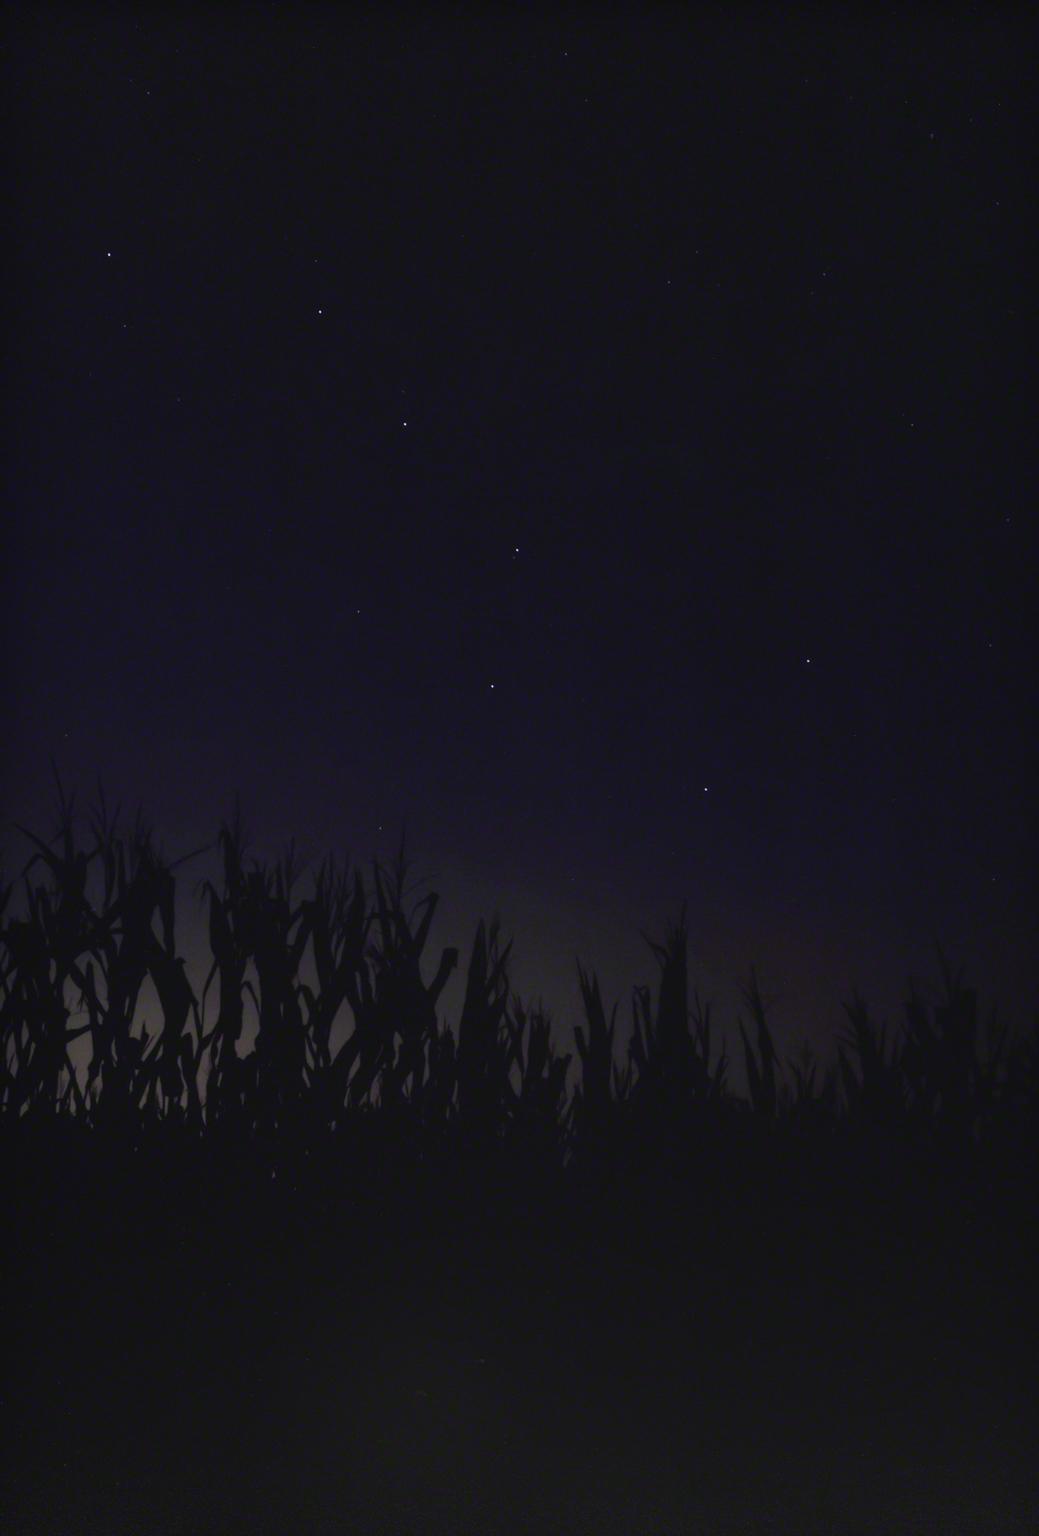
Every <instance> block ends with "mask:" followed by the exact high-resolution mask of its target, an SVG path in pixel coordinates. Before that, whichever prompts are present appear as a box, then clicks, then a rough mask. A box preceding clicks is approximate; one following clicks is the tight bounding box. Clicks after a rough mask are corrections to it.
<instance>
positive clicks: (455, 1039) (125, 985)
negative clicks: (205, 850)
mask: <svg viewBox="0 0 1039 1536" xmlns="http://www.w3.org/2000/svg"><path fill="white" fill-rule="evenodd" d="M58 790H59V793H58V817H57V830H56V833H55V835H54V837H52V838H51V839H50V840H49V841H48V840H44V839H41V838H39V837H37V836H35V834H33V833H30V832H26V833H25V835H26V837H27V838H28V839H29V842H30V843H31V845H32V853H31V856H30V857H29V859H28V862H27V863H26V865H25V867H24V869H23V871H22V877H21V885H20V887H19V888H18V889H17V890H16V888H15V887H14V886H13V885H11V884H10V883H8V882H6V881H3V880H0V1031H2V1038H3V1053H2V1059H0V1111H2V1113H3V1114H4V1115H5V1116H7V1117H10V1118H12V1119H14V1120H20V1119H22V1118H24V1117H32V1118H36V1119H38V1118H50V1119H53V1118H54V1117H69V1118H72V1119H76V1120H79V1121H81V1122H82V1123H83V1124H84V1125H85V1126H87V1127H90V1128H92V1129H93V1130H97V1131H102V1130H104V1131H107V1132H110V1133H112V1134H113V1135H118V1136H121V1137H124V1138H133V1139H134V1140H135V1141H136V1140H138V1139H139V1136H140V1134H141V1132H142V1128H144V1127H146V1126H153V1127H160V1126H161V1127H165V1128H168V1130H169V1131H170V1132H171V1133H172V1132H173V1131H175V1130H177V1128H179V1130H180V1131H183V1132H190V1133H192V1134H193V1135H196V1136H201V1135H214V1134H215V1135H218V1136H222V1137H225V1138H228V1139H231V1140H248V1139H253V1140H256V1139H260V1140H262V1141H263V1142H265V1143H269V1145H270V1147H271V1149H272V1151H271V1155H272V1157H273V1156H274V1151H273V1149H274V1147H275V1146H277V1148H279V1149H280V1150H279V1151H278V1153H277V1158H278V1159H280V1160H281V1163H282V1164H284V1165H285V1166H287V1162H286V1160H287V1159H289V1158H290V1157H293V1156H295V1155H296V1154H299V1155H300V1156H302V1157H305V1156H308V1155H309V1154H310V1152H311V1151H312V1150H313V1149H314V1148H315V1147H316V1146H318V1145H320V1144H329V1143H331V1142H333V1141H335V1140H337V1139H338V1140H341V1141H344V1143H348V1144H349V1145H350V1146H353V1147H355V1148H360V1147H362V1146H367V1147H369V1148H370V1149H371V1150H373V1151H374V1152H377V1153H378V1155H379V1157H380V1158H382V1159H383V1160H385V1158H386V1157H387V1156H388V1155H390V1153H391V1152H392V1153H393V1155H394V1156H395V1157H407V1158H423V1157H433V1156H437V1155H438V1154H439V1153H440V1152H442V1151H446V1150H449V1149H451V1148H452V1147H456V1148H462V1149H467V1150H468V1151H469V1152H475V1153H477V1154H478V1156H479V1157H480V1158H481V1159H482V1160H483V1164H484V1165H486V1166H487V1167H488V1168H490V1167H491V1166H493V1165H494V1160H495V1158H496V1157H497V1155H498V1154H499V1153H500V1152H502V1151H508V1152H509V1153H510V1155H511V1156H512V1157H513V1158H514V1159H515V1160H516V1161H517V1162H518V1163H519V1164H523V1163H524V1161H526V1163H527V1165H528V1166H531V1167H533V1166H534V1165H535V1164H537V1165H538V1166H541V1167H547V1166H552V1165H554V1166H556V1167H557V1168H560V1169H562V1168H563V1167H564V1166H565V1165H567V1164H569V1163H570V1162H573V1163H575V1164H576V1165H577V1166H584V1167H595V1166H596V1165H597V1163H599V1162H600V1161H601V1160H603V1159H605V1160H606V1161H607V1162H610V1161H611V1160H612V1159H614V1158H615V1157H623V1156H625V1155H627V1154H628V1153H634V1152H635V1151H636V1150H637V1151H638V1153H639V1155H640V1157H641V1158H642V1159H643V1160H644V1161H645V1160H646V1159H648V1160H649V1162H650V1163H651V1164H652V1163H659V1164H661V1166H663V1165H665V1164H668V1163H673V1161H674V1159H675V1158H676V1157H678V1158H679V1160H680V1162H681V1166H682V1167H684V1168H685V1169H687V1170H688V1169H689V1168H690V1166H691V1165H690V1163H689V1162H688V1156H687V1154H690V1153H693V1152H695V1153H696V1155H701V1154H706V1153H707V1152H708V1151H710V1149H711V1148H712V1147H714V1145H715V1138H716V1135H717V1136H721V1137H724V1136H725V1135H727V1134H729V1131H728V1129H727V1126H728V1123H729V1121H730V1120H731V1117H732V1113H733V1108H734V1106H736V1107H738V1102H739V1101H737V1100H736V1098H735V1096H734V1095H733V1094H732V1093H731V1091H730V1089H729V1087H728V1084H727V1068H728V1062H727V1056H726V1052H725V1050H724V1047H723V1046H720V1045H716V1042H715V1041H714V1039H713V1021H712V1016H711V1008H710V1004H709V1003H704V1002H702V1001H701V999H700V996H699V994H698V993H695V992H694V994H693V1002H692V1005H691V1006H690V1000H689V977H688V935H687V929H686V912H685V909H684V908H683V910H682V912H681V915H680V917H679V919H678V921H677V922H676V923H675V924H673V925H672V926H671V927H670V928H669V929H668V930H667V931H666V933H665V937H664V940H663V942H662V943H654V942H653V941H652V940H647V942H648V943H649V945H650V948H651V950H652V952H653V954H654V957H655V958H656V960H657V963H658V965H659V981H658V987H657V994H656V998H655V999H654V996H653V993H652V991H651V989H650V988H649V987H648V986H636V987H635V988H634V989H633V993H632V1033H631V1038H630V1041H629V1043H628V1048H627V1051H626V1053H625V1059H624V1062H623V1065H619V1064H618V1061H617V1041H616V1020H617V1007H616V1005H614V1007H613V1008H612V1010H611V1011H610V1013H609V1017H607V1012H606V1008H605V1007H604V1004H603V999H602V995H601V991H600V986H599V980H598V977H597V976H596V975H595V973H594V972H588V971H586V970H585V968H584V967H583V966H582V965H581V963H580V962H578V978H579V982H580V995H581V1006H582V1013H583V1017H582V1019H581V1020H580V1021H578V1023H577V1026H576V1028H575V1031H574V1034H575V1044H576V1060H575V1061H574V1063H573V1064H574V1065H575V1067H576V1073H575V1081H574V1084H573V1088H572V1092H568V1081H567V1079H568V1071H569V1068H570V1065H571V1061H572V1058H571V1056H570V1055H569V1054H562V1053H561V1052H560V1051H559V1050H558V1049H557V1045H556V1042H555V1038H554V1031H553V1024H552V1021H551V1019H550V1018H549V1016H548V1014H547V1012H546V1011H545V1009H544V1008H543V1007H542V1006H541V1005H540V1004H539V1005H536V1006H527V1005H525V1004H524V1003H523V1001H522V1000H521V999H520V998H519V997H518V996H512V995H511V993H510V987H509V960H510V955H511V944H506V943H504V942H503V940H502V937H501V931H500V924H499V922H498V920H497V919H495V920H494V921H493V922H492V923H491V924H490V926H489V927H487V926H486V925H485V924H484V923H483V922H480V923H479V924H478V926H477V929H476V933H475V937H474V941H473V946H472V951H471V954H470V958H469V963H468V967H467V974H466V984H465V994H464V999H463V1002H462V1006H461V1009H460V1012H459V1015H458V1019H457V1026H453V1025H452V1023H451V1021H449V1020H448V1019H446V1018H442V1017H441V1016H440V1014H439V1009H440V1006H441V1004H442V1001H443V996H444V991H445V988H446V986H447V983H448V981H449V978H450V976H451V974H452V972H453V971H454V968H455V967H456V965H457V964H458V959H459V955H458V951H457V950H456V949H453V948H450V947H448V948H444V949H442V950H441V952H440V956H439V960H438V963H437V965H436V967H435V970H434V971H433V974H432V976H430V977H429V978H428V979H427V976H426V974H424V966H425V960H424V956H425V952H426V949H427V946H428V943H429V938H430V934H431V930H432V925H433V921H434V917H435V913H436V910H437V904H438V898H437V896H436V895H435V894H433V893H427V894H424V895H422V896H421V897H419V898H418V899H416V900H415V901H414V902H413V903H412V896H413V894H414V892H413V891H409V889H408V887H407V863H406V860H405V857H404V845H403V842H402V844H401V848H400V851H399V854H398V856H397V859H396V862H395V863H394V864H392V865H390V866H388V867H383V866H382V865H381V864H380V863H379V862H378V861H376V862H375V864H374V865H373V870H372V879H371V894H370V897H369V893H368V891H367V890H366V887H365V882H364V879H363V877H362V874H361V872H360V871H359V870H358V871H352V870H351V869H350V866H349V864H348V863H344V864H342V865H339V864H337V863H336V861H335V860H334V859H327V860H325V861H324V862H323V863H322V864H321V865H320V866H319V868H318V869H317V871H316V874H315V875H314V876H313V879H312V884H311V889H310V891H309V893H306V894H302V895H300V894H299V893H298V886H299V884H300V879H301V875H300V871H299V870H298V869H297V867H296V862H295V859H294V855H293V850H292V849H291V848H290V849H289V851H288V853H287V854H286V855H285V857H284V858H282V859H281V860H279V861H277V862H276V863H275V864H274V865H272V866H267V865H264V864H263V863H261V862H259V861H258V860H256V859H249V858H247V852H246V840H245V837H244V834H243V830H242V823H241V813H240V808H239V807H238V806H237V804H236V806H235V812H234V816H233V818H232V820H231V821H230V822H225V823H223V824H222V826H221V828H220V831H219V835H218V838H217V841H216V844H215V848H216V852H217V854H218V857H219V860H220V867H221V874H220V876H219V877H218V879H217V880H216V881H212V880H207V881H206V882H204V884H203V885H202V886H201V887H200V894H201V899H202V904H203V907H204V910H205V911H206V913H207V917H208V939H209V950H210V963H209V967H208V971H207V974H206V977H205V981H204V985H203V987H202V992H201V997H200V998H196V995H195V992H194V990H193V988H192V984H191V981H190V979H189V977H188V975H187V972H186V969H185V965H184V961H183V959H182V957H181V956H180V955H179V954H178V952H177V934H176V901H175V897H176V884H175V871H176V869H177V868H178V866H179V864H181V863H183V862H184V861H183V860H178V861H176V862H170V861H169V860H167V859H166V858H165V857H164V855H163V854H162V853H161V851H160V850H158V849H157V848H156V845H155V841H154V837H153V834H152V831H151V829H150V828H149V827H148V826H146V825H145V823H144V821H143V819H142V818H141V817H140V815H138V817H137V820H136V823H135V824H134V826H133V827H132V828H131V829H130V831H129V832H125V833H124V832H123V831H122V830H121V829H120V827H119V814H118V811H117V812H116V813H114V814H110V813H109V810H108V807H107V804H106V802H105V799H104V795H103V792H101V791H100V790H99V803H98V807H97V809H96V811H95V812H94V813H93V815H92V817H91V820H90V834H91V835H90V839H89V841H88V842H87V843H86V844H85V845H83V844H81V843H80V841H79V839H78V837H77V833H76V827H75V818H74V805H73V801H72V799H71V798H70V797H66V796H65V794H64V792H63V790H62V789H61V786H60V783H59V786H58ZM18 894H20V895H21V898H22V901H21V909H20V910H19V911H17V912H16V911H15V897H16V895H18ZM939 960H940V965H941V971H942V977H943V981H944V992H943V995H942V996H941V998H940V999H939V1001H938V1002H937V1003H935V1004H933V1005H928V1004H927V1003H926V1002H925V1001H924V1000H923V998H922V997H921V995H920V993H919V992H918V990H917V989H916V988H915V987H913V988H911V989H910V993H909V996H908V999H907V1002H906V1017H905V1025H904V1028H903V1029H902V1031H901V1033H899V1034H894V1035H892V1036H891V1037H890V1038H889V1036H888V1031H887V1030H886V1029H885V1028H883V1027H880V1026H878V1025H877V1024H876V1023H875V1022H874V1020H873V1019H872V1017H871V1015H870V1013H869V1010H868V1009H867V1007H866V1005H865V1003H864V1002H863V1001H862V1000H861V999H860V998H859V996H858V995H857V994H854V995H853V997H852V1000H851V1002H849V1003H847V1004H846V1005H845V1012H846V1014H847V1018H848V1028H847V1030H846V1031H845V1032H844V1033H843V1034H842V1036H841V1037H840V1040H839V1048H838V1055H837V1062H836V1064H835V1065H834V1066H833V1067H831V1068H830V1069H828V1070H827V1071H826V1073H825V1074H823V1076H822V1079H821V1081H820V1077H819V1072H820V1064H819V1062H818V1061H817V1059H816V1058H815V1056H814V1054H813V1053H812V1052H811V1051H810V1050H809V1049H808V1047H807V1046H806V1047H805V1048H804V1049H803V1051H802V1052H801V1054H800V1056H799V1057H795V1058H793V1059H791V1060H789V1061H788V1062H787V1063H786V1071H787V1076H786V1077H785V1078H784V1076H783V1073H782V1071H781V1068H780V1063H779V1058H778V1056H777V1052H776V1048H775V1044H774V1041H773V1038H772V1033H771V1029H770V1027H769V1023H768V1019H767V1016H766V1006H765V1003H764V1000H763V998H762V995H761V990H760V987H759V985H758V979H757V975H756V973H755V972H754V971H752V972H751V977H750V984H749V986H748V987H747V988H746V990H745V993H744V997H745V1001H746V1005H747V1007H748V1009H749V1015H750V1018H749V1023H748V1024H745V1023H744V1021H743V1020H742V1019H740V1020H739V1032H740V1037H741V1041H742V1046H743V1055H744V1062H745V1066H746V1077H747V1101H748V1103H749V1106H750V1108H751V1109H752V1111H753V1113H754V1117H755V1119H756V1120H757V1121H759V1122H760V1123H762V1124H763V1125H767V1126H770V1127H772V1126H774V1127H776V1128H777V1129H776V1134H777V1135H781V1134H782V1131H783V1128H784V1127H786V1126H791V1127H794V1128H797V1129H799V1130H800V1131H808V1130H822V1129H826V1130H827V1131H829V1130H830V1129H831V1128H832V1127H833V1126H835V1125H837V1124H838V1123H839V1124H842V1125H843V1126H845V1127H846V1128H847V1129H849V1130H850V1131H852V1132H855V1131H856V1130H865V1131H868V1130H869V1129H870V1128H874V1129H875V1128H877V1127H880V1128H884V1129H885V1131H886V1132H890V1133H893V1135H894V1137H895V1140H896V1141H897V1140H898V1138H903V1139H904V1134H905V1133H912V1135H913V1136H914V1137H918V1138H919V1137H922V1138H924V1139H930V1140H932V1141H934V1142H935V1144H941V1145H945V1146H948V1145H953V1146H955V1147H957V1148H960V1149H966V1148H970V1147H971V1146H973V1145H975V1144H978V1143H980V1142H986V1143H991V1144H993V1145H995V1144H997V1143H998V1144H1000V1145H1006V1146H1008V1147H1016V1148H1018V1149H1021V1148H1023V1146H1024V1145H1025V1143H1026V1142H1028V1141H1029V1138H1031V1140H1034V1137H1035V1132H1036V1122H1037V1118H1039V1027H1035V1028H1033V1031H1032V1033H1031V1034H1030V1035H1026V1036H1024V1037H1022V1038H1019V1039H1017V1040H1012V1039H1011V1037H1010V1034H1009V1030H1008V1028H1007V1026H1006V1025H1005V1024H1002V1023H1000V1022H998V1021H997V1020H996V1017H995V1015H994V1014H993V1015H991V1016H990V1017H989V1019H988V1022H987V1026H986V1028H985V1029H984V1030H983V1029H982V1028H981V1025H980V1021H979V1010H978V1001H977V996H976V993H975V992H974V990H973V989H972V988H969V987H967V986H966V985H965V984H964V982H963V978H962V976H961V975H960V974H959V973H953V972H952V971H951V970H950V968H949V967H948V966H947V965H946V963H945V959H944V956H941V955H939ZM214 983H216V986H217V994H218V995H217V1002H216V1009H215V1018H213V1019H212V1022H210V1014H211V1013H212V1005H211V996H210V994H211V989H212V988H213V985H214ZM149 989H150V993H152V994H154V999H155V1002H156V1003H157V1012H153V1010H152V1005H151V1003H148V1004H147V1006H146V1005H145V1002H144V999H145V998H146V997H147V996H149ZM247 1003H248V1004H250V1005H251V1008H252V1010H253V1011H254V1013H255V1021H254V1022H255V1033H254V1037H253V1038H252V1040H249V1039H247V1028H246V1025H247V1018H246V1004H247ZM74 1055H78V1057H79V1059H78V1061H76V1060H74ZM838 1090H840V1091H838ZM163 1134H166V1131H165V1130H164V1132H163ZM769 1139H770V1144H771V1142H772V1139H773V1138H772V1134H771V1132H770V1136H769ZM718 1145H720V1143H718ZM704 1166H707V1165H706V1164H705V1165H704ZM710 1166H711V1167H712V1168H715V1169H717V1168H719V1167H721V1166H722V1162H721V1161H719V1159H718V1158H714V1157H713V1153H712V1160H711V1162H710Z"/></svg>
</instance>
